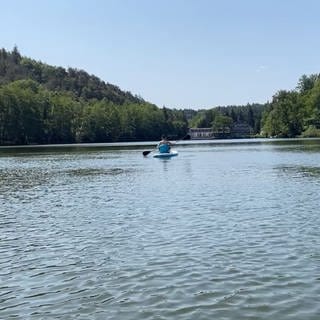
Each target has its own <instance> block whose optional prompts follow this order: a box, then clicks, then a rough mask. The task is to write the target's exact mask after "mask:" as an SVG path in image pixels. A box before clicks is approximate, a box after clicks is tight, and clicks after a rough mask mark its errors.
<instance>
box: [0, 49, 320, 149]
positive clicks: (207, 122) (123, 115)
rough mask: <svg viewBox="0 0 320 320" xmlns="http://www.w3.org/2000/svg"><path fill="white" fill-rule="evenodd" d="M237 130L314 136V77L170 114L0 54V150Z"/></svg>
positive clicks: (89, 79) (317, 113)
mask: <svg viewBox="0 0 320 320" xmlns="http://www.w3.org/2000/svg"><path fill="white" fill-rule="evenodd" d="M237 124H245V125H246V126H247V127H248V128H249V129H250V130H249V131H248V132H250V134H249V135H250V136H265V137H270V136H272V137H297V136H302V137H316V136H320V76H319V75H317V74H314V75H310V76H306V75H304V76H302V77H301V78H300V79H299V82H298V85H297V88H296V89H295V90H292V91H285V90H281V91H279V92H277V93H276V94H275V95H274V96H273V98H272V100H271V102H268V103H265V104H248V105H245V106H226V107H215V108H211V109H207V110H199V111H195V110H186V109H184V110H182V109H181V110H178V109H170V108H166V107H162V108H159V107H158V106H156V105H154V104H152V103H149V102H146V101H145V100H143V99H142V98H141V97H138V96H135V95H133V94H132V93H130V92H125V91H123V90H121V89H120V88H118V87H117V86H115V85H112V84H109V83H105V82H104V81H102V80H100V79H99V78H97V77H96V76H93V75H89V74H88V73H87V72H85V71H83V70H78V69H74V68H68V69H65V68H62V67H54V66H50V65H47V64H45V63H42V62H39V61H35V60H32V59H30V58H27V57H23V56H21V54H20V52H19V51H18V49H17V47H15V48H13V50H12V51H7V50H5V49H0V145H9V144H50V143H81V142H116V141H146V140H158V139H159V138H160V136H161V135H162V134H166V135H168V136H169V138H172V139H176V138H182V137H184V136H186V134H187V133H188V128H189V127H195V128H212V130H213V131H215V132H220V133H221V132H222V136H221V137H234V136H232V135H230V133H232V132H233V128H235V127H236V125H237Z"/></svg>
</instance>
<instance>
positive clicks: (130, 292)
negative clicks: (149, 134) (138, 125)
mask: <svg viewBox="0 0 320 320" xmlns="http://www.w3.org/2000/svg"><path fill="white" fill-rule="evenodd" d="M149 148H150V146H148V147H147V146H146V147H143V146H141V145H140V146H136V147H134V146H131V147H125V146H123V147H119V148H111V147H109V146H100V147H99V146H96V147H87V148H86V147H83V148H77V147H74V148H68V147H62V148H41V147H40V148H21V149H0V205H1V207H0V319H121V320H122V319H123V320H126V319H159V320H160V319H166V320H167V319H197V320H200V319H237V320H238V319H281V320H285V319H290V320H291V319H297V320H298V319H299V320H302V319H304V320H311V319H314V320H318V319H320V208H319V204H320V201H319V195H320V141H319V140H305V141H300V140H293V141H260V142H257V141H254V140H252V141H250V142H248V143H246V142H245V141H243V140H238V141H227V142H226V143H223V142H221V141H218V142H215V141H213V142H211V143H208V144H207V143H202V144H197V143H187V144H182V143H181V144H180V145H179V143H178V144H177V146H176V149H177V150H178V151H179V156H178V157H175V158H172V159H169V160H161V159H154V158H152V154H150V155H149V156H148V157H145V158H144V157H143V156H142V151H143V150H148V149H149Z"/></svg>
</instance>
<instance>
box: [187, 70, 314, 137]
mask: <svg viewBox="0 0 320 320" xmlns="http://www.w3.org/2000/svg"><path fill="white" fill-rule="evenodd" d="M238 123H242V124H245V125H247V126H248V128H249V129H250V132H251V134H250V135H251V136H261V137H279V138H280V137H282V138H293V137H320V74H312V75H309V76H307V75H303V76H302V77H301V78H300V79H299V81H298V84H297V87H296V89H295V90H291V91H287V90H280V91H278V92H277V93H276V94H275V95H274V96H273V97H272V100H271V102H268V103H265V104H248V105H246V106H228V107H216V108H212V109H209V110H201V111H198V112H196V113H195V114H193V117H192V119H191V120H190V125H191V126H192V127H196V128H204V127H206V128H212V129H213V131H220V132H221V131H222V132H224V133H230V132H231V133H232V128H234V127H235V126H236V124H238ZM229 136H230V135H229ZM231 137H232V136H231Z"/></svg>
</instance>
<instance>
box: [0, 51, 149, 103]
mask: <svg viewBox="0 0 320 320" xmlns="http://www.w3.org/2000/svg"><path fill="white" fill-rule="evenodd" d="M22 79H30V80H34V81H36V82H38V83H39V84H42V85H43V86H44V87H46V88H47V89H48V90H51V91H65V92H71V93H72V94H73V95H74V96H75V97H76V98H82V99H84V100H91V99H97V100H102V99H105V100H107V101H108V102H113V103H115V104H117V105H121V104H124V103H143V102H144V101H143V99H142V98H140V97H137V96H134V95H132V94H131V93H130V92H127V91H122V90H120V88H118V87H117V86H115V85H112V84H109V83H105V82H104V81H102V80H100V79H99V78H98V77H96V76H94V75H89V74H88V73H87V72H85V71H83V70H78V69H74V68H68V69H65V68H62V67H54V66H50V65H48V64H45V63H42V62H39V61H35V60H33V59H30V58H26V57H23V56H21V54H20V53H19V51H18V49H17V47H15V48H14V49H13V50H12V51H11V52H10V51H6V50H5V49H0V85H1V84H7V83H10V82H13V81H15V80H22Z"/></svg>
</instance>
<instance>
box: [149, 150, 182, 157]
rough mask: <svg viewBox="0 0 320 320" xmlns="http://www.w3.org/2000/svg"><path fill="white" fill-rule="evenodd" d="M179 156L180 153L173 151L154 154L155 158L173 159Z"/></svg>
mask: <svg viewBox="0 0 320 320" xmlns="http://www.w3.org/2000/svg"><path fill="white" fill-rule="evenodd" d="M177 155H178V151H175V150H171V151H170V152H157V153H155V154H153V157H154V158H171V157H176V156H177Z"/></svg>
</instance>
